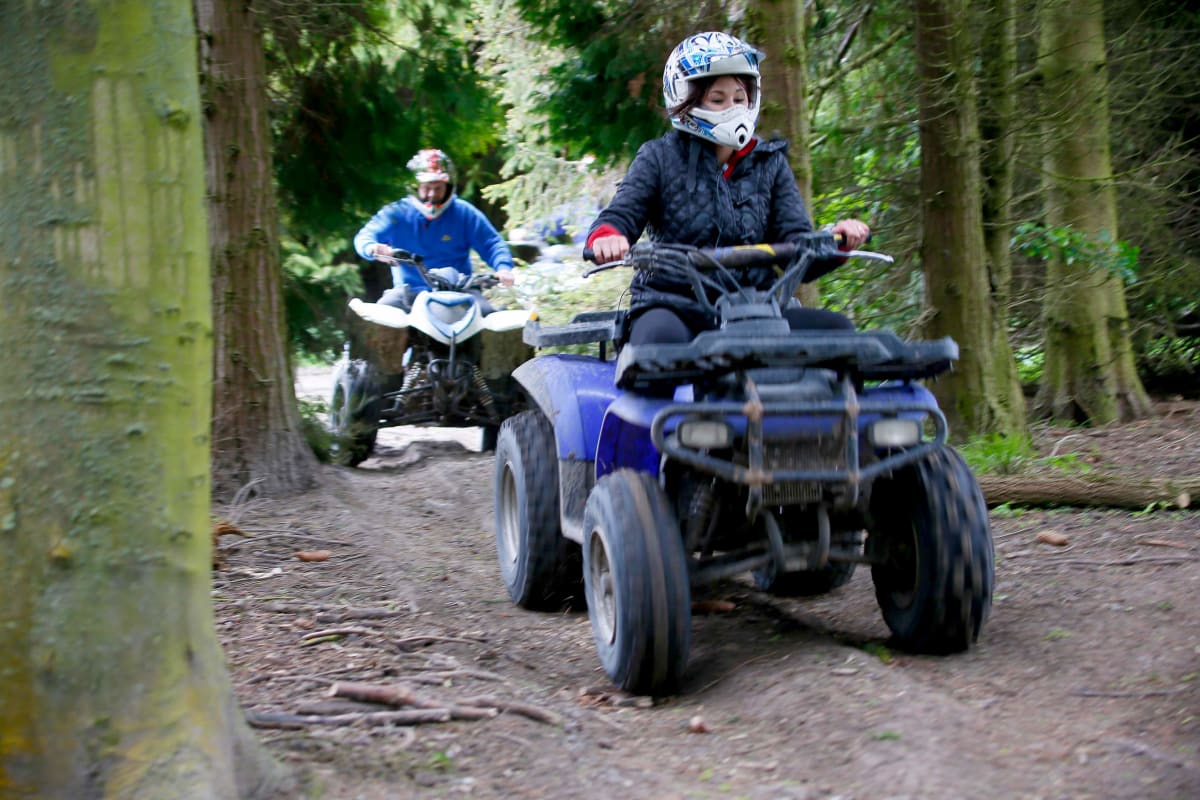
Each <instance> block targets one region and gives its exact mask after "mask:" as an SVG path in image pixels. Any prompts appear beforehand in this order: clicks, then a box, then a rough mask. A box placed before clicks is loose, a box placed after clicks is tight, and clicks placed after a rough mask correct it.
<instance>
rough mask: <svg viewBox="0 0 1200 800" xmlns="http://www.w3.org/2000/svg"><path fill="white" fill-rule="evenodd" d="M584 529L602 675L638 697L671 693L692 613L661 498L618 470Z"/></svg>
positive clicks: (596, 492) (675, 534)
mask: <svg viewBox="0 0 1200 800" xmlns="http://www.w3.org/2000/svg"><path fill="white" fill-rule="evenodd" d="M583 530H584V539H583V574H584V585H585V589H586V593H587V603H588V616H589V617H590V619H591V622H592V635H593V638H594V639H595V641H596V650H597V651H598V653H599V655H600V661H601V663H602V664H603V665H604V671H605V672H607V673H608V677H609V678H611V679H612V681H613V683H615V684H617V685H618V686H620V687H621V688H622V689H625V690H627V691H630V692H634V693H637V694H663V693H667V692H670V691H672V690H674V689H675V688H676V687H677V686H678V685H679V681H680V679H681V678H682V676H683V672H684V669H685V668H686V667H687V658H688V648H689V645H690V639H691V624H692V610H691V586H690V584H689V577H688V569H687V560H686V557H685V554H684V551H683V540H682V537H681V536H680V532H679V525H678V523H677V522H676V520H675V514H674V513H673V512H672V511H671V507H670V504H669V503H668V501H667V498H666V495H665V494H664V493H663V491H662V489H661V488H660V487H659V485H658V483H657V482H655V480H654V478H653V477H651V476H650V475H647V474H645V473H641V472H635V471H633V470H627V469H622V470H617V471H616V472H614V473H612V474H609V475H606V476H604V477H603V478H601V479H600V480H599V482H597V484H596V486H595V488H593V489H592V492H591V494H590V495H589V496H588V501H587V506H586V507H585V509H584V514H583Z"/></svg>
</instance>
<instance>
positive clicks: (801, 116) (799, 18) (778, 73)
mask: <svg viewBox="0 0 1200 800" xmlns="http://www.w3.org/2000/svg"><path fill="white" fill-rule="evenodd" d="M805 13H806V11H805V6H804V0H756V2H754V3H753V4H752V5H751V8H750V10H749V11H748V13H747V17H748V19H749V21H750V23H751V31H750V33H749V34H748V35H749V36H750V37H751V41H752V42H753V43H754V44H755V45H756V46H758V47H760V48H761V49H762V50H763V51H764V52H765V53H766V54H767V58H766V59H765V60H764V61H763V62H762V89H763V105H762V112H761V115H760V117H759V122H758V129H759V135H760V136H768V137H769V136H782V137H783V138H785V139H787V140H788V142H789V143H790V144H791V147H790V148H789V149H788V160H789V161H790V162H791V165H792V172H794V173H795V174H796V184H797V185H798V186H799V187H800V196H801V197H803V198H804V205H805V207H806V208H807V209H808V213H809V215H810V216H813V217H814V224H815V222H816V220H815V215H816V210H815V209H814V208H813V204H812V200H813V197H812V183H813V181H812V177H813V176H812V156H811V154H810V151H809V148H810V147H811V145H812V135H811V131H810V129H809V125H808V44H807V40H806V38H805V35H806V32H805V19H804V17H805ZM797 296H798V297H799V298H800V300H801V302H803V303H804V305H806V306H816V305H818V304H819V303H820V294H819V292H818V290H817V286H816V284H815V283H809V284H804V285H803V286H801V287H800V289H799V292H798V293H797Z"/></svg>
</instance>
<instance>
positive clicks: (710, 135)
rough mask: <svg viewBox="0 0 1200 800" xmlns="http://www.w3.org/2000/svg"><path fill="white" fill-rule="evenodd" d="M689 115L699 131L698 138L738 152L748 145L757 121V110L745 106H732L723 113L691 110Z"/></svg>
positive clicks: (699, 109) (697, 109)
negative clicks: (700, 137)
mask: <svg viewBox="0 0 1200 800" xmlns="http://www.w3.org/2000/svg"><path fill="white" fill-rule="evenodd" d="M689 114H690V115H691V116H692V117H693V118H694V120H695V123H696V127H697V128H699V129H700V130H699V132H698V133H697V135H698V136H702V137H704V138H705V139H709V140H711V141H713V142H716V143H717V144H721V145H725V146H727V147H733V148H736V149H738V150H741V149H742V148H743V147H745V146H746V145H748V144H749V143H750V137H752V136H754V124H755V122H757V121H758V109H755V110H753V111H751V110H750V109H748V108H746V107H745V106H734V107H733V108H727V109H725V110H724V111H709V110H707V109H704V108H693V109H692V110H691V111H690V112H689ZM684 130H690V129H687V128H685V129H684Z"/></svg>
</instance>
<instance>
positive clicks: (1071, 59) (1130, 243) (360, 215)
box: [0, 0, 1200, 797]
mask: <svg viewBox="0 0 1200 800" xmlns="http://www.w3.org/2000/svg"><path fill="white" fill-rule="evenodd" d="M704 29H723V30H729V31H731V32H733V33H736V34H738V35H741V36H743V37H744V38H746V39H747V40H749V41H751V42H753V43H755V44H756V45H758V46H760V47H761V48H762V49H763V50H764V51H765V52H766V53H767V60H766V61H765V62H764V96H765V98H766V100H765V105H764V114H763V117H762V119H761V120H760V131H762V132H764V133H767V134H770V133H772V132H773V131H776V130H778V131H780V132H781V133H783V134H784V135H786V136H787V137H788V138H789V139H790V140H791V141H792V150H791V157H792V159H793V167H794V169H795V171H796V173H797V177H798V180H799V182H800V185H801V188H802V191H803V192H805V194H806V195H808V196H810V197H811V198H812V202H811V206H812V208H813V210H814V216H815V218H816V219H815V221H816V222H817V223H818V224H822V223H826V222H829V221H832V220H834V219H837V218H839V217H842V216H847V215H854V216H858V217H861V218H863V219H866V220H867V221H869V222H870V224H871V225H872V228H873V230H874V231H875V236H876V239H875V246H876V247H878V249H881V250H886V251H888V252H890V253H892V254H894V255H896V256H897V264H896V265H895V266H892V267H889V268H887V269H878V268H872V267H860V266H854V265H850V266H847V267H845V268H843V269H841V270H839V271H838V272H836V273H834V274H833V275H831V276H829V277H828V278H826V279H823V280H822V282H821V286H820V292H821V295H820V298H819V300H818V298H816V297H815V296H811V295H810V296H809V297H807V298H806V299H807V300H808V302H818V301H819V302H822V303H824V304H825V305H828V306H830V307H833V308H838V309H841V310H845V311H847V312H848V313H850V314H851V315H852V316H853V318H854V319H855V321H856V322H857V323H858V325H859V326H861V327H891V328H893V329H895V330H897V331H898V332H899V333H901V334H902V335H920V336H925V337H937V336H942V335H950V336H953V337H954V338H955V339H956V340H957V341H958V342H959V344H960V346H961V347H962V353H963V357H962V359H961V360H960V362H959V364H958V366H957V368H956V370H955V372H954V373H953V374H952V375H951V376H949V377H948V378H946V379H944V380H941V381H939V382H938V383H937V384H936V386H935V387H934V388H935V391H936V392H937V393H938V394H939V400H940V401H941V403H942V407H943V408H944V409H945V410H946V413H947V416H948V417H949V418H950V420H951V427H952V429H953V430H955V431H957V432H958V435H959V436H960V437H961V438H967V437H969V436H976V437H987V436H992V437H1000V438H1001V439H1004V440H1007V441H1021V440H1022V437H1023V436H1025V429H1026V425H1027V424H1028V420H1029V418H1030V417H1029V415H1028V414H1027V413H1026V412H1027V400H1028V410H1031V411H1032V413H1033V415H1035V416H1038V417H1050V418H1054V419H1058V420H1066V421H1070V422H1076V423H1093V424H1104V423H1107V422H1110V421H1113V420H1117V419H1131V418H1136V417H1138V416H1143V415H1147V414H1150V413H1151V412H1152V407H1151V405H1150V402H1149V393H1150V392H1155V393H1194V392H1195V391H1196V379H1197V374H1198V373H1200V311H1198V307H1197V300H1196V298H1197V296H1198V293H1197V289H1198V288H1200V287H1198V283H1200V270H1197V269H1196V266H1197V265H1196V258H1195V255H1194V254H1195V252H1196V245H1197V239H1198V238H1200V214H1197V213H1196V203H1197V197H1198V195H1197V190H1198V188H1200V150H1198V148H1197V141H1198V140H1197V135H1198V134H1200V94H1198V90H1197V84H1196V82H1195V80H1194V75H1195V74H1196V72H1197V66H1198V62H1200V50H1198V48H1197V46H1196V44H1195V39H1196V34H1197V32H1198V31H1200V12H1197V11H1195V10H1192V9H1190V8H1189V7H1187V6H1185V5H1181V4H1175V3H1168V2H1156V1H1152V2H1148V3H1147V2H1138V3H1133V2H1129V1H1128V0H1111V2H1101V0H1044V2H1040V3H1037V4H1027V3H1018V2H1009V1H1008V0H998V1H997V2H991V3H986V4H983V3H973V2H966V0H936V1H935V0H914V1H913V2H911V3H886V2H879V3H871V2H858V3H852V2H812V3H808V4H802V3H800V2H798V1H797V0H781V1H780V2H768V1H767V0H757V1H756V2H746V3H732V4H718V3H715V2H704V1H703V0H702V1H701V2H693V3H687V4H683V3H678V4H677V3H661V2H656V3H654V4H651V3H639V2H632V3H631V2H617V1H616V0H609V1H607V2H599V1H594V2H588V0H581V1H580V2H571V3H565V2H562V3H560V2H550V1H548V0H547V1H536V0H519V1H518V2H512V3H507V2H476V3H464V2H453V1H452V2H438V3H432V2H430V3H409V2H400V3H384V2H376V1H375V0H370V1H367V0H364V2H341V3H319V2H304V1H299V2H298V1H297V0H255V1H254V2H249V3H246V2H236V3H234V2H230V1H229V0H195V2H194V4H188V3H186V2H182V1H181V0H113V1H112V2H85V0H75V1H74V2H64V3H57V4H34V3H28V2H23V1H22V0H4V2H3V3H0V249H2V250H3V252H4V258H3V261H0V285H2V286H3V289H4V291H3V293H2V296H0V301H2V302H3V304H4V306H3V313H2V314H0V364H2V365H3V367H4V370H5V373H6V375H10V376H19V378H18V379H7V380H5V381H4V382H3V384H0V535H3V536H5V537H6V544H7V546H6V547H5V548H4V551H3V552H4V558H5V559H6V560H5V562H4V564H3V570H4V573H5V574H6V576H8V578H9V584H8V588H7V590H6V592H5V593H4V594H3V596H2V598H0V631H3V633H4V640H3V645H4V646H3V647H0V689H3V690H5V694H4V702H2V703H0V723H2V724H0V730H2V731H3V732H4V737H5V738H4V740H3V742H2V744H3V745H4V747H3V749H2V750H0V752H2V753H3V758H0V790H5V791H0V794H5V793H6V792H7V794H10V795H12V796H62V797H68V796H69V797H75V796H101V794H100V793H99V792H98V791H95V789H96V787H97V786H101V785H105V786H117V785H118V784H121V785H124V786H134V787H139V788H140V789H143V790H144V791H134V792H133V793H127V794H125V795H123V796H178V795H175V794H172V793H171V790H172V789H173V788H177V785H178V784H176V783H175V782H174V774H175V773H174V772H173V769H168V768H161V769H159V768H157V765H160V764H167V763H170V764H171V765H172V767H178V768H179V769H180V770H181V771H180V772H179V773H178V774H189V775H195V776H197V777H196V780H194V781H192V782H191V784H190V785H191V786H192V787H193V790H194V796H197V797H234V796H241V797H250V796H254V795H256V794H258V793H259V792H256V791H254V790H253V787H254V786H259V785H264V786H265V785H267V784H270V783H272V782H273V777H272V772H273V770H272V768H271V766H270V765H269V760H267V759H263V758H261V757H260V756H259V755H258V751H257V750H256V748H255V747H254V745H253V743H252V739H251V737H250V735H249V732H248V730H247V729H246V727H245V723H244V721H243V720H241V718H240V715H239V713H238V710H237V707H236V704H235V703H234V702H233V700H232V695H231V693H230V691H229V685H228V681H227V679H226V675H225V671H224V668H223V666H222V661H221V658H220V650H219V647H218V645H217V643H216V639H215V636H214V630H213V625H212V607H211V575H210V568H211V562H210V558H211V555H212V547H211V539H210V537H209V534H210V533H211V527H212V525H211V520H210V519H209V516H208V515H209V513H210V510H211V505H210V500H211V499H212V498H213V497H215V498H218V499H225V500H229V499H232V498H237V497H239V496H240V497H243V498H244V497H245V494H246V493H247V492H257V493H260V494H262V495H264V496H269V495H272V494H274V495H282V494H287V493H288V492H294V491H302V490H304V489H305V488H309V487H312V486H313V485H314V484H315V483H316V481H317V477H318V474H319V471H318V470H317V464H316V459H315V456H314V454H313V450H312V449H311V448H310V447H309V445H308V443H307V442H306V441H305V440H304V438H303V436H302V435H301V434H302V431H303V430H304V426H303V424H302V421H301V414H300V410H299V408H298V406H297V401H296V398H295V396H294V390H293V384H292V381H291V380H290V378H291V363H292V361H293V359H294V358H295V357H296V356H297V355H298V354H308V355H309V356H312V357H316V358H332V357H333V351H334V350H335V349H336V347H337V345H339V344H340V342H341V340H342V338H343V337H342V334H341V331H340V330H339V326H340V324H341V321H342V320H343V316H342V314H343V313H344V312H343V310H344V306H345V300H346V298H347V297H348V296H350V295H352V294H354V293H356V292H358V291H359V290H360V284H359V282H360V281H361V279H362V273H361V269H360V268H361V267H362V265H361V264H359V263H357V262H356V260H355V259H354V258H353V256H352V255H351V252H350V249H349V241H350V238H351V237H352V236H353V233H354V232H355V231H356V230H357V229H358V227H359V226H360V225H361V224H362V222H363V221H364V220H365V219H366V218H367V217H368V216H369V215H370V214H371V213H373V212H374V211H375V210H376V209H377V208H378V207H379V206H381V205H382V204H384V203H385V202H389V201H391V200H395V199H397V198H398V197H400V196H402V195H403V194H405V193H406V192H407V190H408V188H409V186H410V185H411V176H409V175H407V174H405V172H404V170H403V164H404V163H405V162H406V161H407V160H408V158H409V157H410V156H411V154H412V153H413V152H414V151H415V150H416V149H418V148H420V147H426V146H437V147H440V148H442V149H444V150H446V151H447V152H449V153H451V154H452V155H453V156H454V158H455V160H456V161H457V162H458V164H459V165H460V167H461V172H460V183H459V189H460V191H461V192H462V194H463V195H464V196H465V197H468V198H470V199H473V200H477V201H478V202H480V204H481V205H482V206H483V207H484V208H485V210H486V211H487V212H488V213H489V214H490V215H491V216H492V218H493V219H494V220H495V222H496V223H497V224H498V225H499V226H501V227H502V228H504V229H505V230H506V231H508V232H509V233H510V234H511V233H512V232H513V231H514V230H515V229H516V228H518V227H525V228H526V229H536V228H537V227H538V223H539V222H544V221H547V220H554V219H555V218H557V217H558V216H559V215H560V214H562V213H563V210H564V209H572V208H574V207H575V204H576V203H579V202H581V203H582V208H583V209H585V210H586V209H588V208H589V206H594V204H596V203H601V202H603V201H604V200H605V199H607V195H608V193H610V192H611V189H612V186H613V183H614V181H615V180H616V179H617V178H619V176H620V175H621V174H622V172H623V170H624V167H625V165H627V163H628V161H629V159H630V158H631V157H632V154H633V152H634V151H635V149H636V147H637V146H638V145H639V144H640V143H641V142H643V141H645V140H647V139H649V138H652V137H654V136H657V135H659V134H660V133H661V132H663V131H664V130H666V124H665V122H664V120H663V118H662V113H661V99H660V88H659V80H660V75H661V68H662V63H663V60H664V59H665V57H666V55H667V53H668V52H669V50H670V48H671V47H672V46H673V45H674V43H676V42H677V41H679V40H680V39H681V38H683V36H685V35H686V34H688V33H691V32H694V31H696V30H704ZM197 56H198V60H197ZM201 123H203V124H202V125H201ZM201 128H203V130H202V131H201ZM205 173H206V174H205ZM205 205H207V215H206V214H205V210H206V209H205ZM585 216H586V215H585ZM206 217H207V220H206V219H205V218H206ZM205 221H206V222H207V231H205V230H204V228H205ZM206 249H207V257H205V250H206ZM210 278H211V280H210ZM587 291H590V290H587ZM585 293H586V292H585ZM210 298H211V303H210ZM568 300H569V302H568V304H571V305H576V306H579V307H590V308H594V307H596V306H597V305H602V304H606V303H611V302H612V298H609V297H604V298H600V297H585V296H583V295H582V294H580V295H575V296H572V297H571V298H568ZM546 302H550V300H547V301H546ZM210 334H211V335H210ZM210 378H211V380H210ZM210 409H211V414H210V413H209V411H210ZM47 432H52V433H53V437H52V438H48V436H47ZM210 456H211V462H209V458H210ZM210 489H211V492H212V494H211V495H210ZM148 608H153V609H155V610H156V611H157V612H158V613H157V614H154V615H149V614H147V613H146V611H147V609H148ZM168 717H169V720H170V724H167V723H166V722H164V718H168ZM159 756H161V758H159ZM235 762H236V764H237V768H236V769H234V768H231V767H230V766H229V765H230V764H233V763H235ZM201 776H202V777H203V778H205V779H207V781H209V783H211V785H212V786H213V787H217V788H213V789H212V790H211V791H209V789H210V785H209V783H206V782H205V781H204V780H201ZM234 784H236V787H235V786H234ZM29 787H33V788H32V789H30V788H29ZM39 787H40V788H41V789H45V791H40V790H39ZM148 787H150V788H154V787H156V788H158V789H162V790H163V791H151V790H150V788H148ZM164 787H165V788H164ZM9 789H11V791H7V790H9ZM26 789H29V791H25V790H26ZM114 796H122V795H120V793H119V792H116V794H115V795H114Z"/></svg>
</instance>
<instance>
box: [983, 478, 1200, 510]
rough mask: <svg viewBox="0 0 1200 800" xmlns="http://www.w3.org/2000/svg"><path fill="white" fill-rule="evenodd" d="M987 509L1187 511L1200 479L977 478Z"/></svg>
mask: <svg viewBox="0 0 1200 800" xmlns="http://www.w3.org/2000/svg"><path fill="white" fill-rule="evenodd" d="M979 486H980V488H982V489H983V496H984V498H985V499H986V500H987V504H988V505H989V506H998V505H1002V504H1004V503H1012V504H1014V505H1022V506H1099V507H1102V508H1138V509H1144V508H1151V507H1156V508H1188V507H1189V506H1190V505H1191V502H1192V499H1193V498H1198V497H1200V476H1197V475H1193V476H1191V477H1180V478H1166V479H1158V478H1139V477H1136V476H1134V477H1130V476H1128V475H1079V476H1075V475H980V476H979Z"/></svg>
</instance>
